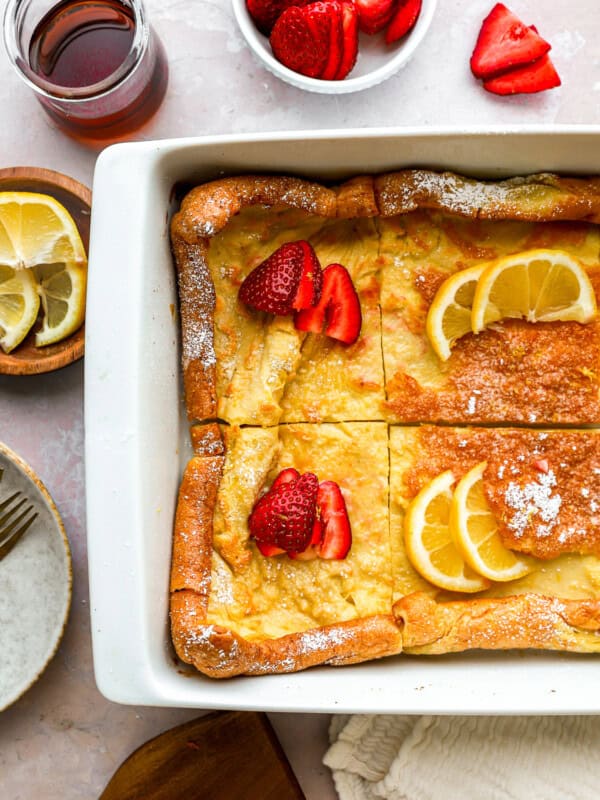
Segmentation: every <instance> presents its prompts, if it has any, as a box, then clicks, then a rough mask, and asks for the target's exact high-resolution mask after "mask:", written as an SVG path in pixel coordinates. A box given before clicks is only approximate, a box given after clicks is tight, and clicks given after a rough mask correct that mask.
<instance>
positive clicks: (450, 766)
mask: <svg viewBox="0 0 600 800" xmlns="http://www.w3.org/2000/svg"><path fill="white" fill-rule="evenodd" d="M599 690H600V689H599ZM329 735H330V741H331V746H330V748H329V750H328V751H327V753H326V754H325V756H324V758H323V763H324V764H326V765H327V766H328V767H330V769H331V770H332V771H333V778H334V781H335V786H336V789H337V792H338V794H339V796H340V800H381V798H385V800H599V798H600V717H408V716H391V715H390V716H387V715H365V716H362V715H360V716H359V715H357V716H352V717H349V716H342V715H339V716H335V717H333V718H332V721H331V726H330V730H329Z"/></svg>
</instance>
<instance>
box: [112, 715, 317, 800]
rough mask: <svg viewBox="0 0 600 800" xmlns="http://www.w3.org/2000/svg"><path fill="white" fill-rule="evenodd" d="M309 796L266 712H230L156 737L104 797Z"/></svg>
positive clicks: (222, 799)
mask: <svg viewBox="0 0 600 800" xmlns="http://www.w3.org/2000/svg"><path fill="white" fill-rule="evenodd" d="M238 798H240V800H242V798H243V800H304V794H303V793H302V790H301V789H300V785H299V783H298V781H297V780H296V777H295V775H294V773H293V772H292V770H291V767H290V765H289V763H288V761H287V759H286V757H285V754H284V752H283V750H282V749H281V745H280V744H279V742H278V740H277V737H276V736H275V733H274V731H273V729H272V727H271V725H270V723H269V720H268V719H267V717H266V715H265V714H257V713H254V712H248V711H245V712H243V711H227V712H221V711H220V712H216V713H214V714H208V715H207V716H205V717H200V719H196V720H192V722H186V723H185V724H184V725H179V726H178V727H177V728H173V729H172V730H170V731H167V732H166V733H163V734H161V735H160V736H157V737H156V738H155V739H151V740H150V741H149V742H146V744H144V745H142V746H141V747H140V748H139V749H138V750H136V751H135V752H134V753H132V754H131V755H130V756H129V758H128V759H127V760H126V761H124V762H123V764H121V766H120V767H119V769H118V770H117V771H116V772H115V774H114V775H113V777H112V778H111V780H110V781H109V783H108V785H107V787H106V789H105V790H104V791H103V793H102V794H101V795H100V798H99V800H237V799H238Z"/></svg>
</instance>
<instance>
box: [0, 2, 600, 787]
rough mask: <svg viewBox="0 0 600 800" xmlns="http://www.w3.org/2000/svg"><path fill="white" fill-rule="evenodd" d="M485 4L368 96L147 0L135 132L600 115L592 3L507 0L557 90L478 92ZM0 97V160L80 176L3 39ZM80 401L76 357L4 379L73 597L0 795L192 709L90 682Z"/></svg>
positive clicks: (88, 173)
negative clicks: (296, 84)
mask: <svg viewBox="0 0 600 800" xmlns="http://www.w3.org/2000/svg"><path fill="white" fill-rule="evenodd" d="M492 4H493V3H492V2H491V0H455V2H452V3H450V2H447V0H440V2H439V4H438V11H437V15H436V18H435V20H434V22H433V25H432V27H431V29H430V31H429V33H428V35H427V37H426V39H425V41H424V43H423V45H422V47H421V48H420V50H419V51H418V53H417V54H416V56H415V58H414V59H413V61H412V62H411V63H410V64H409V65H408V66H407V67H406V69H405V70H404V71H403V72H401V73H400V74H399V75H398V76H397V77H395V78H391V79H390V80H388V81H387V82H385V83H383V84H382V85H380V86H378V87H376V88H374V89H371V90H368V91H367V92H365V93H362V94H357V95H344V96H337V97H333V96H323V95H310V94H304V93H302V92H301V91H300V90H297V89H294V88H292V87H291V86H288V85H287V84H283V83H281V82H279V81H278V80H277V79H276V78H275V77H273V76H271V75H270V74H269V73H267V72H266V71H265V70H264V69H262V67H260V66H259V65H258V64H257V63H256V62H255V60H254V58H253V56H252V55H251V53H250V51H249V50H248V49H247V47H246V46H245V44H244V42H243V40H242V38H241V35H240V34H239V32H238V31H237V29H236V27H235V23H234V21H233V16H232V12H231V8H230V6H229V3H228V2H227V0H212V1H211V2H208V1H207V0H193V1H192V0H162V1H161V2H159V0H148V6H149V11H150V16H151V18H152V21H153V24H154V26H155V28H156V29H157V31H158V32H159V34H160V35H161V38H162V39H163V41H164V43H165V45H166V48H167V51H168V53H169V57H170V66H171V83H170V87H169V91H168V95H167V98H166V100H165V103H164V104H163V107H162V109H161V110H160V112H159V113H158V115H157V116H156V117H155V119H154V120H153V121H152V122H151V123H150V124H149V125H148V126H147V127H146V128H145V129H144V130H143V131H141V132H140V134H139V137H138V138H145V139H151V138H164V137H170V136H194V135H202V134H207V133H235V132H249V131H267V130H273V131H275V130H288V129H292V130H293V129H304V128H338V127H339V128H343V127H345V126H352V127H375V126H386V125H389V126H392V125H434V124H443V125H455V126H462V125H466V124H470V125H480V126H484V125H491V124H494V125H498V124H505V125H510V124H517V123H545V124H548V125H552V124H553V123H559V122H560V123H600V56H599V55H598V50H597V41H598V39H599V37H600V14H599V13H598V10H597V3H596V2H595V0H580V2H577V3H567V2H565V1H564V0H554V2H552V3H545V2H542V0H516V1H515V2H512V3H511V4H510V6H511V8H513V9H514V11H515V12H516V13H517V14H519V16H521V17H522V18H523V20H524V21H525V22H527V23H529V24H531V23H535V24H536V25H537V26H538V28H539V29H540V31H541V33H542V35H544V36H545V37H546V38H547V39H548V40H549V41H550V42H551V43H552V45H553V50H552V56H553V58H554V61H555V63H556V65H557V68H558V70H559V72H560V74H561V76H562V79H563V86H562V88H561V89H559V90H555V91H552V92H547V93H545V94H542V95H539V96H530V97H517V98H507V99H503V98H497V97H493V96H491V95H487V94H485V92H483V90H482V89H481V87H480V86H479V85H478V84H477V83H475V82H474V81H473V80H472V78H471V77H470V74H469V71H468V57H469V55H470V50H471V48H472V45H473V42H474V39H475V37H476V34H477V30H478V26H479V23H480V21H481V19H482V18H483V17H484V16H485V15H486V14H487V12H488V11H489V9H490V8H491V6H492ZM3 6H4V1H3V0H2V2H0V8H1V9H3ZM0 108H1V109H2V125H0V167H4V166H16V165H35V166H44V167H48V168H51V169H56V170H59V171H61V172H65V173H67V174H70V175H72V176H73V177H75V178H77V179H79V180H81V181H82V182H84V183H86V184H88V185H89V184H90V183H91V177H92V171H93V167H94V162H95V158H96V155H97V153H96V152H95V151H93V150H90V149H88V148H86V147H85V146H83V145H79V144H76V143H75V142H73V141H70V140H68V139H67V138H65V137H64V136H63V135H62V134H61V133H60V132H59V131H58V130H56V128H55V127H54V126H53V124H52V123H51V122H50V121H49V120H48V119H47V118H46V116H45V115H44V114H43V113H42V112H41V110H40V109H39V107H38V105H37V103H36V101H35V100H34V98H33V97H32V95H31V94H30V93H29V91H28V90H26V89H25V87H24V86H22V85H21V84H20V82H19V80H18V79H17V77H16V75H14V74H13V72H12V70H11V68H10V66H9V63H8V59H7V58H6V56H5V54H4V52H3V51H2V52H0ZM82 399H83V365H82V363H78V364H75V365H72V366H70V367H67V368H66V369H64V370H61V371H59V372H56V373H54V374H50V375H45V376H40V377H29V378H18V377H2V376H0V440H2V441H4V442H5V443H6V444H7V445H8V446H9V447H11V448H13V449H14V450H16V451H17V452H18V453H19V454H20V455H21V456H22V457H23V458H24V459H25V460H26V461H28V462H29V463H30V464H31V466H32V467H33V468H34V470H36V472H37V473H38V474H39V476H40V478H41V479H42V480H43V481H44V482H45V484H46V486H47V488H48V490H49V491H50V493H51V494H52V496H53V498H54V500H55V502H56V504H57V506H58V508H59V510H60V513H61V514H62V517H63V520H64V523H65V526H66V530H67V534H68V536H69V539H70V541H71V546H72V549H73V560H74V595H73V606H72V611H71V617H70V620H69V624H68V627H67V631H66V635H65V638H64V640H63V643H62V645H61V647H60V649H59V652H58V654H57V656H56V658H55V659H54V661H53V662H52V663H51V664H50V666H49V668H48V670H47V671H46V672H45V674H44V675H43V676H42V678H41V679H40V681H39V682H38V683H37V684H36V685H35V686H34V687H33V688H32V689H31V690H30V691H29V692H28V693H27V694H26V695H25V696H24V697H23V698H22V699H21V700H19V701H18V702H17V703H16V704H15V705H14V706H13V707H11V708H10V709H8V710H7V711H5V712H3V713H2V714H0V797H2V798H3V799H4V798H6V800H31V798H33V797H39V798H43V800H83V799H84V798H85V799H86V800H89V798H95V797H97V796H98V795H99V794H100V792H101V790H102V789H103V787H104V786H105V784H106V782H107V781H108V779H109V777H110V776H111V775H112V773H113V772H114V770H115V769H116V768H117V767H118V766H119V764H120V763H121V762H122V761H123V760H124V759H125V758H126V757H127V756H128V755H129V754H130V753H131V751H132V750H134V749H135V748H136V747H138V746H139V745H140V744H142V743H143V742H144V741H146V740H147V739H149V738H151V737H152V736H154V735H156V734H157V733H159V732H161V731H163V730H166V729H168V728H169V727H172V726H173V725H175V724H177V723H180V722H183V721H185V720H188V719H191V718H193V717H194V716H196V715H197V713H198V712H194V711H182V710H177V709H172V710H169V709H151V708H132V707H125V706H118V705H115V704H112V703H110V702H108V701H106V700H105V699H104V698H103V697H102V696H101V695H100V694H99V692H98V691H97V689H96V687H95V684H94V677H93V672H92V654H91V643H90V620H89V613H88V585H87V563H86V538H85V519H84V486H85V475H84V463H83V412H82ZM32 591H35V576H32ZM271 719H272V721H273V723H274V725H275V729H276V731H277V732H278V734H279V736H280V739H281V741H282V744H283V746H284V748H285V749H286V752H287V753H288V755H289V757H290V760H291V763H292V766H293V768H294V770H295V772H296V774H297V775H298V778H299V780H300V782H301V784H302V786H303V788H304V791H305V793H306V795H307V797H309V798H311V799H312V798H314V799H315V800H333V798H334V797H335V793H334V790H333V786H332V783H331V780H330V777H329V775H328V773H327V770H326V769H325V767H323V766H322V765H321V763H320V757H321V755H322V754H323V752H324V750H325V748H326V730H327V722H328V719H327V718H326V717H324V716H319V715H290V714H281V715H275V714H274V715H271Z"/></svg>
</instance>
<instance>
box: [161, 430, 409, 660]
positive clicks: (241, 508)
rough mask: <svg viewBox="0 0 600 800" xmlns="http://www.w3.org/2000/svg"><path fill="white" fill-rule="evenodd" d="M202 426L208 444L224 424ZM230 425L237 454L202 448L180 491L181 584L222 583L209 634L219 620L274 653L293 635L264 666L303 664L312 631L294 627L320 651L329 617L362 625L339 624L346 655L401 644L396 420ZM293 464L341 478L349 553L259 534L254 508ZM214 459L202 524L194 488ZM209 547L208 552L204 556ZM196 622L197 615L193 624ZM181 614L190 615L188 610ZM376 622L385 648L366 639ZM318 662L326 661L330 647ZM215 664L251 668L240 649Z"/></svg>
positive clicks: (382, 651)
mask: <svg viewBox="0 0 600 800" xmlns="http://www.w3.org/2000/svg"><path fill="white" fill-rule="evenodd" d="M198 427H201V426H198ZM194 431H195V432H194V434H193V437H194V440H195V442H196V444H197V447H198V449H200V448H201V447H202V446H207V447H210V448H213V447H214V437H213V435H214V427H213V428H212V430H211V433H210V434H207V433H206V432H204V431H196V430H195V429H194ZM221 433H222V442H223V445H224V450H225V454H224V455H212V456H208V455H207V456H200V455H198V456H196V457H194V458H193V459H192V461H191V462H190V465H189V466H188V469H187V471H186V475H187V478H185V477H184V483H183V484H182V489H181V492H180V496H179V508H178V522H177V523H176V531H175V543H174V562H173V564H174V568H173V573H172V588H173V590H176V591H179V592H180V591H184V590H188V591H195V592H196V593H198V594H201V593H202V591H201V590H202V587H210V591H209V592H208V593H206V596H205V610H204V612H203V617H202V618H201V619H197V621H196V626H195V630H196V636H197V638H198V639H200V638H201V636H202V635H206V636H207V637H209V638H210V633H211V631H214V629H218V630H219V631H223V632H227V634H226V635H227V636H230V637H233V640H235V641H236V642H237V643H238V645H239V646H240V647H242V648H244V647H246V646H248V647H249V646H252V647H255V648H256V647H263V648H264V653H268V652H269V648H271V646H272V647H273V648H274V650H273V652H275V650H277V652H279V650H278V648H280V647H281V646H282V644H281V642H282V637H291V638H290V639H289V648H290V649H289V653H288V655H289V659H290V660H289V661H288V662H285V660H283V661H282V663H281V664H275V663H269V664H265V663H263V665H262V668H263V670H264V671H289V670H290V669H292V668H295V669H298V668H301V666H302V665H303V662H301V661H298V660H297V657H296V656H297V654H296V655H294V653H295V651H294V649H293V647H294V642H296V644H297V643H298V641H300V639H298V638H294V637H303V639H302V641H304V642H305V645H304V646H305V647H312V648H313V650H312V651H311V652H312V653H313V656H314V657H315V658H317V656H318V654H319V652H320V643H321V645H323V643H325V642H326V641H327V642H328V643H329V645H331V643H332V642H331V640H330V639H327V635H326V633H327V629H328V627H329V626H336V625H338V626H339V625H342V626H349V627H348V631H351V632H352V635H350V633H348V632H347V633H346V634H343V633H342V632H340V630H338V633H337V635H338V636H339V637H341V638H340V639H339V641H338V642H337V644H338V645H339V647H338V649H339V658H340V660H341V661H343V660H344V659H350V658H352V659H353V660H357V661H358V660H364V658H366V657H377V655H386V654H389V653H391V652H399V649H400V646H401V645H400V635H399V632H398V630H397V628H396V627H395V625H394V624H393V622H392V618H391V604H392V574H391V557H390V541H389V518H388V482H389V476H388V459H387V426H386V425H385V424H384V423H369V422H367V423H341V424H322V425H311V424H298V425H295V424H289V425H281V426H276V427H270V428H251V427H245V428H238V427H236V426H224V427H223V428H222V429H221ZM211 442H212V444H210V443H211ZM202 443H204V445H203V444H202ZM289 467H294V468H295V469H297V470H298V471H299V472H300V473H305V472H309V471H310V472H313V473H314V474H316V475H317V477H318V479H319V481H324V480H333V481H335V482H336V483H338V484H339V486H340V488H341V491H342V493H343V496H344V499H345V501H346V507H347V510H348V516H349V519H350V524H351V528H352V547H351V549H350V552H349V554H348V556H347V557H346V558H345V559H341V560H337V561H336V560H333V561H332V560H324V559H321V558H316V559H314V560H311V561H301V560H295V559H291V558H289V557H288V556H287V555H285V554H283V555H278V556H274V557H265V556H263V555H261V553H260V552H259V550H258V548H257V547H256V545H255V543H254V541H253V540H251V539H250V537H249V530H248V517H249V515H250V512H251V511H252V508H253V505H254V503H255V501H256V500H257V499H258V497H259V496H260V494H261V491H263V490H264V489H266V488H268V487H269V486H270V485H271V484H272V483H273V481H274V480H275V478H276V476H277V475H278V474H279V473H280V471H281V470H283V469H286V468H289ZM207 470H208V472H209V473H210V471H211V470H213V471H216V480H213V483H214V487H215V488H214V490H213V491H214V497H213V498H212V506H213V507H212V513H211V514H210V521H209V523H207V522H206V521H205V522H204V523H203V524H202V525H201V526H200V527H198V526H196V527H193V526H190V524H189V520H190V517H191V515H192V513H193V509H194V504H195V501H194V497H196V496H197V495H198V494H201V493H202V492H204V494H206V491H207V490H206V476H204V479H202V477H201V475H202V473H203V472H204V473H206V471H207ZM213 478H214V475H213ZM209 482H210V481H209ZM186 520H187V521H188V524H186V522H185V521H186ZM209 543H210V544H209ZM207 547H208V548H209V550H208V551H207ZM198 553H205V557H204V558H203V559H202V558H201V559H200V560H199V559H198V557H197V554H198ZM190 561H193V562H194V563H195V564H196V567H195V571H196V577H194V575H191V574H190V573H189V571H187V572H184V570H183V566H182V565H184V564H186V563H187V564H189V563H190ZM194 608H196V611H197V610H198V607H197V606H196V605H195V606H194ZM182 613H183V611H182ZM190 622H193V621H190V620H189V619H187V621H186V624H188V623H190ZM179 623H181V624H183V623H182V622H181V619H180V620H179ZM179 623H177V624H179ZM363 628H364V635H363V634H361V630H362V629H363ZM207 629H210V630H207ZM343 629H344V628H343V627H342V629H341V630H343ZM375 629H377V630H379V631H380V633H381V634H382V636H383V638H382V639H381V641H380V644H379V650H374V651H373V652H372V653H371V655H367V654H366V652H365V647H367V646H369V647H371V646H372V644H369V645H367V640H368V641H369V642H370V641H371V638H370V637H371V633H372V632H373V631H374V630H375ZM369 631H371V633H369ZM311 632H314V633H311ZM319 632H320V633H319ZM223 635H224V636H225V633H223ZM319 637H321V638H319ZM365 637H366V638H365ZM352 639H354V641H352ZM244 643H251V645H250V644H244ZM269 643H273V644H272V645H271V644H269ZM333 644H334V645H335V639H334V641H333ZM180 645H181V647H179V648H178V652H179V654H180V656H181V657H182V658H184V660H186V659H187V660H193V658H194V657H195V656H194V655H193V652H192V650H190V648H189V647H187V646H186V645H185V642H183V641H180ZM321 650H322V652H323V653H325V650H324V649H323V648H322V647H321ZM334 650H335V646H334ZM194 652H195V651H194ZM328 652H329V651H328ZM186 653H187V657H186ZM330 655H331V654H330ZM327 657H330V656H327ZM321 660H325V656H323V657H322V658H321ZM313 663H319V661H318V659H317V661H316V662H313ZM201 668H202V667H201ZM211 670H212V674H235V672H244V671H246V668H245V666H244V662H243V660H240V661H239V662H238V663H233V660H231V661H227V663H226V664H225V663H224V665H223V667H222V669H221V671H220V672H219V669H218V668H215V666H214V663H213V666H212V667H211Z"/></svg>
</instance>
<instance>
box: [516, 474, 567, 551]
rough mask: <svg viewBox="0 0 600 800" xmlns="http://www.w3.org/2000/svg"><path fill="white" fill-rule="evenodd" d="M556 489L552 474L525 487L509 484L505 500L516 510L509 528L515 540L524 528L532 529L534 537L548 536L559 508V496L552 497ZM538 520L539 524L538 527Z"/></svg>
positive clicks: (554, 476) (554, 478) (554, 523)
mask: <svg viewBox="0 0 600 800" xmlns="http://www.w3.org/2000/svg"><path fill="white" fill-rule="evenodd" d="M554 486H556V475H555V474H554V472H553V471H552V470H549V471H548V473H547V474H541V475H540V476H539V477H538V479H537V480H536V481H531V482H530V483H527V484H525V486H519V484H518V483H514V482H511V483H510V484H509V485H508V488H507V489H506V492H505V495H504V497H505V500H506V503H507V505H508V506H510V508H514V509H515V514H513V517H512V519H511V520H510V521H509V523H508V527H509V528H510V529H511V530H513V531H514V532H515V535H516V536H517V537H520V536H522V535H523V534H524V533H525V530H526V529H527V527H528V526H529V525H531V524H534V525H535V533H536V535H537V536H539V537H542V538H543V537H546V536H549V535H550V533H551V532H552V529H553V528H554V526H555V525H556V523H557V521H558V514H559V512H560V507H561V504H562V499H561V496H560V495H559V494H556V495H552V489H553V487H554ZM538 520H541V522H542V523H544V524H540V523H539V522H538Z"/></svg>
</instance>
